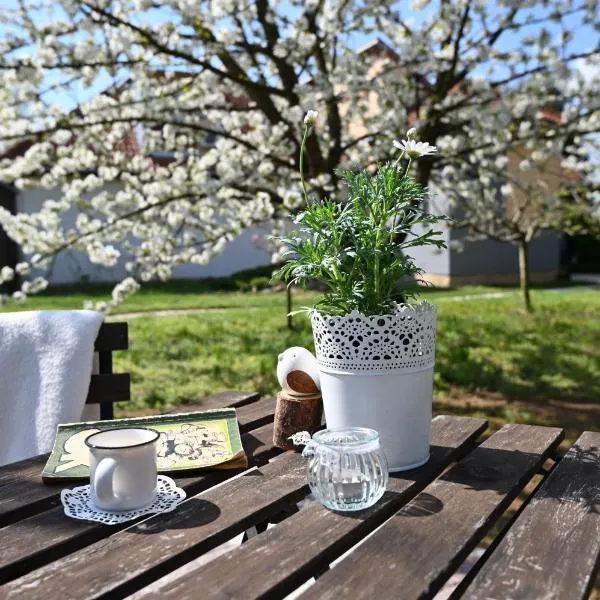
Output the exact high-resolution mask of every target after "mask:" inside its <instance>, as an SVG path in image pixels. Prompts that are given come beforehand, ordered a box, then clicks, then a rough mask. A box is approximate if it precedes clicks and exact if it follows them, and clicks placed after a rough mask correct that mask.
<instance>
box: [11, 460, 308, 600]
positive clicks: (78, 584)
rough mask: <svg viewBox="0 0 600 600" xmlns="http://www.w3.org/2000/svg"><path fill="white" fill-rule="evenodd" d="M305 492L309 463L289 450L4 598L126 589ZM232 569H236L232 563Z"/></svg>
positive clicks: (22, 582)
mask: <svg viewBox="0 0 600 600" xmlns="http://www.w3.org/2000/svg"><path fill="white" fill-rule="evenodd" d="M306 492H307V486H306V463H305V459H303V458H302V456H300V455H299V454H295V453H286V454H284V455H283V456H281V457H280V458H278V459H276V460H274V461H273V462H270V463H269V464H267V465H266V466H264V467H262V468H261V469H260V470H259V469H254V470H251V471H248V472H247V473H246V474H245V475H243V476H242V477H238V478H236V479H231V480H229V481H226V482H225V483H223V484H222V485H221V486H217V487H216V488H212V489H210V490H208V491H206V492H203V493H202V494H199V495H198V496H195V497H192V498H190V499H188V500H186V501H185V502H184V503H183V504H182V505H181V506H180V507H178V509H177V510H176V511H174V512H172V513H167V514H162V515H157V516H154V517H151V518H149V519H147V520H145V521H142V522H141V523H138V524H136V525H134V526H133V527H130V528H128V529H125V530H124V531H121V532H119V533H116V534H115V535H113V536H111V537H109V538H107V539H104V540H102V541H100V542H96V543H95V544H93V545H91V546H88V547H87V548H84V549H83V550H79V551H77V552H74V553H72V554H70V555H69V556H66V557H64V558H62V559H61V560H58V561H55V562H53V563H50V564H49V565H46V566H45V567H42V568H40V569H37V570H36V571H33V572H31V573H29V574H28V575H25V576H24V577H21V578H19V579H16V580H14V581H12V582H10V583H7V584H5V585H4V586H1V587H0V598H3V599H4V598H20V599H22V600H25V599H26V598H36V599H37V598H39V593H40V590H43V594H44V596H45V597H49V598H52V597H71V598H78V599H85V598H99V597H104V596H108V595H110V597H111V598H119V597H124V596H126V595H128V594H130V593H132V592H134V591H136V590H138V589H140V588H142V587H143V586H144V585H147V584H148V583H150V582H152V581H155V580H156V579H158V578H160V577H162V576H163V575H165V574H167V573H169V572H170V571H172V570H173V569H175V568H177V567H179V566H181V565H183V564H185V563H187V562H189V561H190V560H192V559H194V558H196V557H197V556H200V555H201V554H203V553H205V552H207V551H208V550H211V549H212V548H214V547H216V546H218V545H219V544H221V543H223V542H225V541H227V540H228V539H231V538H232V537H233V536H235V535H237V534H239V533H241V532H243V531H245V530H246V529H248V528H249V527H251V526H253V525H256V524H258V523H262V522H264V521H265V520H267V519H268V518H269V517H270V516H271V515H272V514H276V513H278V512H279V511H281V510H282V509H283V508H285V507H286V506H288V505H290V504H294V503H296V502H297V501H299V500H300V499H302V498H303V497H304V496H305V494H306ZM232 572H233V571H232Z"/></svg>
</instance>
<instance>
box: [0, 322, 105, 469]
mask: <svg viewBox="0 0 600 600" xmlns="http://www.w3.org/2000/svg"><path fill="white" fill-rule="evenodd" d="M103 318H104V317H103V315H102V314H101V313H98V312H94V311H91V310H65V311H60V310H56V311H54V310H53V311H34V312H16V313H3V314H0V465H4V464H7V463H10V462H15V461H17V460H22V459H25V458H29V457H31V456H35V455H37V454H42V453H44V452H50V450H52V445H53V444H54V437H55V435H56V427H57V425H58V424H59V423H72V422H75V421H79V420H80V418H81V413H82V410H83V407H84V404H85V399H86V397H87V393H88V389H89V385H90V376H91V372H92V361H93V357H94V341H95V340H96V337H97V336H98V330H99V329H100V325H101V324H102V321H103Z"/></svg>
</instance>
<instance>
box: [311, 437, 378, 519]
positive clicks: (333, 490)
mask: <svg viewBox="0 0 600 600" xmlns="http://www.w3.org/2000/svg"><path fill="white" fill-rule="evenodd" d="M303 454H304V456H307V457H308V458H309V460H308V484H309V486H310V489H311V491H312V493H313V495H314V496H315V498H316V499H317V500H318V501H319V502H321V503H322V504H324V505H325V506H326V507H327V508H330V509H332V510H340V511H350V510H363V509H365V508H368V507H369V506H372V505H373V504H375V502H377V500H379V499H380V498H381V496H383V494H384V492H385V488H386V486H387V482H388V466H387V461H386V459H385V455H384V453H383V450H382V449H381V445H380V443H379V434H378V433H377V432H376V431H375V430H374V429H367V428H364V427H347V428H343V429H325V430H323V431H319V432H317V433H315V435H314V436H313V438H312V440H311V441H310V442H309V443H308V444H307V445H306V447H305V448H304V452H303Z"/></svg>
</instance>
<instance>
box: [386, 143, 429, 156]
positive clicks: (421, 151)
mask: <svg viewBox="0 0 600 600" xmlns="http://www.w3.org/2000/svg"><path fill="white" fill-rule="evenodd" d="M394 147H395V148H398V150H402V151H403V152H406V154H407V155H408V156H409V157H410V158H420V157H421V156H427V155H428V154H434V153H435V152H437V148H436V147H435V146H432V145H431V144H428V143H427V142H417V141H416V140H402V141H401V142H399V141H398V140H394Z"/></svg>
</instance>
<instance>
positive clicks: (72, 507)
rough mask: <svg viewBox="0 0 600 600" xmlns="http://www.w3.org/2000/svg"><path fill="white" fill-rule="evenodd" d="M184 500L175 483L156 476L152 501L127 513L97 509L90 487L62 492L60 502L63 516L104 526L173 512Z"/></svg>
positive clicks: (83, 486) (166, 478)
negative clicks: (153, 514) (154, 493)
mask: <svg viewBox="0 0 600 600" xmlns="http://www.w3.org/2000/svg"><path fill="white" fill-rule="evenodd" d="M184 499H185V492H184V491H183V490H182V489H181V488H178V487H177V485H176V484H175V482H174V481H173V480H172V479H171V478H170V477H167V476H166V475H159V476H158V483H157V488H156V496H155V498H154V500H153V501H152V502H151V503H150V504H147V505H146V506H142V508H138V509H136V510H128V511H108V510H101V509H99V508H97V507H96V506H95V505H94V503H93V502H92V498H91V493H90V486H89V484H88V485H82V486H80V487H76V488H73V489H72V490H62V492H61V493H60V501H61V502H62V504H63V507H64V509H65V515H67V517H71V518H73V519H84V520H86V521H96V522H98V523H104V524H105V525H116V524H118V523H125V522H127V521H132V520H133V519H137V518H138V517H140V516H142V515H148V514H152V513H166V512H171V511H172V510H175V508H176V507H177V505H178V504H179V503H181V502H182V501H183V500H184Z"/></svg>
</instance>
